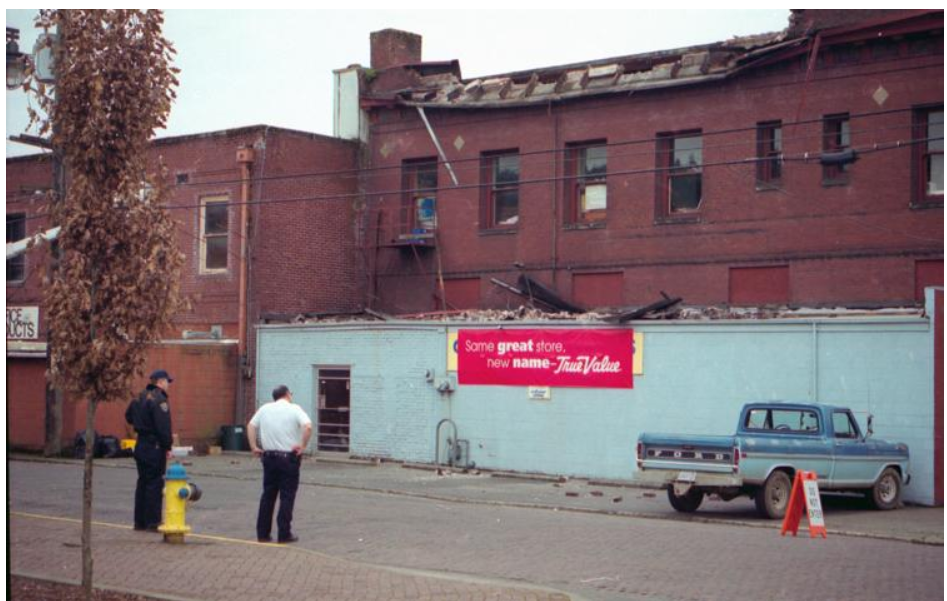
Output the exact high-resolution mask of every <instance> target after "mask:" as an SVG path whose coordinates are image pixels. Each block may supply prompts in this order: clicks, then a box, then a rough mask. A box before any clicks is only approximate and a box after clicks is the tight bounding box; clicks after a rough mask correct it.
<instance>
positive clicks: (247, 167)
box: [235, 147, 254, 423]
mask: <svg viewBox="0 0 947 601" xmlns="http://www.w3.org/2000/svg"><path fill="white" fill-rule="evenodd" d="M253 161H254V152H253V148H252V147H241V148H238V149H237V163H238V164H239V165H240V179H241V183H240V224H239V228H240V230H239V231H240V233H239V236H240V269H239V271H240V273H239V283H238V291H237V311H238V315H237V406H236V407H235V412H236V414H237V415H236V416H235V417H236V423H243V422H244V421H245V417H246V391H245V389H244V388H245V382H244V374H245V370H246V367H247V365H246V363H247V338H248V337H247V330H248V328H247V296H248V295H247V281H248V277H249V275H248V261H247V246H248V242H247V239H248V238H249V232H248V229H249V228H248V227H247V225H248V223H249V217H248V212H249V210H250V206H249V203H250V197H251V194H250V177H251V169H252V167H253Z"/></svg>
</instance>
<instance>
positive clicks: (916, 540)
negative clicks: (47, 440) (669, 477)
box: [9, 452, 944, 547]
mask: <svg viewBox="0 0 947 601" xmlns="http://www.w3.org/2000/svg"><path fill="white" fill-rule="evenodd" d="M234 453H235V454H236V453H238V452H234ZM240 454H241V455H244V456H246V455H249V453H240ZM9 459H12V460H17V461H20V460H23V461H34V462H39V463H61V464H67V465H77V464H79V460H74V459H64V458H58V457H57V458H47V457H29V456H26V457H20V456H11V457H9ZM334 462H335V463H349V462H348V461H334ZM328 463H333V461H329V462H328ZM99 465H100V467H118V468H122V469H134V466H127V465H120V464H109V463H104V464H102V463H100V464H99ZM368 465H369V467H371V466H372V464H368ZM427 465H428V464H402V466H403V467H405V468H407V469H426V470H429V471H436V468H435V467H434V466H429V467H423V466H427ZM478 469H479V468H478ZM482 473H483V475H487V474H488V472H482ZM190 474H191V475H193V476H206V477H212V478H228V479H231V480H256V479H257V478H258V476H257V475H254V476H253V477H244V476H240V475H234V474H220V473H213V472H204V471H201V470H199V469H195V470H194V471H193V472H190ZM489 475H490V476H491V477H497V478H519V479H524V480H541V481H550V482H558V481H559V477H551V476H545V477H542V478H533V477H530V476H531V475H525V476H526V477H522V475H518V474H516V473H511V472H489ZM572 481H582V482H585V480H580V479H575V480H572ZM299 484H300V486H315V487H321V488H330V489H337V490H352V491H357V492H368V493H376V494H383V495H391V496H399V497H408V498H415V499H425V500H429V501H439V502H444V503H455V504H468V505H484V506H490V507H512V508H518V509H541V510H545V511H554V512H559V511H567V512H571V513H579V514H586V515H607V516H612V517H619V518H637V519H651V520H666V521H676V522H696V523H700V524H711V525H717V526H743V527H747V528H762V529H772V530H775V529H777V528H778V526H779V524H778V523H777V522H755V521H748V520H739V519H728V518H713V517H704V516H697V515H680V514H674V515H660V514H654V513H645V512H637V511H619V510H609V509H592V508H587V507H570V506H564V505H555V504H544V503H522V502H518V501H496V500H489V499H471V498H467V497H451V496H444V495H437V494H430V493H419V492H411V491H405V490H395V489H387V488H374V487H365V486H354V485H346V484H329V483H324V482H306V481H304V480H300V482H299ZM588 484H589V485H590V486H613V487H622V488H632V489H640V490H657V489H655V488H652V487H650V486H638V485H635V484H633V483H628V482H624V481H604V480H589V481H588ZM827 532H828V533H829V534H831V535H834V536H848V537H853V538H867V539H874V540H888V541H897V542H903V543H911V544H916V545H927V546H933V547H943V546H944V542H943V541H942V540H939V541H938V540H929V539H928V538H926V537H918V536H892V535H882V534H874V533H870V532H860V531H857V530H841V529H833V528H828V530H827Z"/></svg>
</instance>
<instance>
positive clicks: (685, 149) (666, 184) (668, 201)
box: [658, 131, 704, 217]
mask: <svg viewBox="0 0 947 601" xmlns="http://www.w3.org/2000/svg"><path fill="white" fill-rule="evenodd" d="M703 154H704V140H703V137H702V136H701V133H700V131H695V132H683V133H677V134H662V135H661V136H660V140H659V141H658V160H659V167H661V168H662V169H660V170H659V171H658V174H659V186H658V190H659V192H658V193H659V198H660V207H659V215H661V216H665V217H667V216H671V217H673V216H674V215H676V214H681V213H693V212H695V211H697V210H699V209H700V203H701V200H702V197H703V164H704V158H703Z"/></svg>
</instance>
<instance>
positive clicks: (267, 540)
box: [256, 536, 273, 543]
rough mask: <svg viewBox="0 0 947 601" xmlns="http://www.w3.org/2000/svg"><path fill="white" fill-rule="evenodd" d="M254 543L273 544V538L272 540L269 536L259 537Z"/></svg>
mask: <svg viewBox="0 0 947 601" xmlns="http://www.w3.org/2000/svg"><path fill="white" fill-rule="evenodd" d="M256 542H258V543H271V542H273V538H272V537H269V536H261V537H258V538H257V539H256Z"/></svg>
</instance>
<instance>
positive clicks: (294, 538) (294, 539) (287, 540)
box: [277, 534, 299, 545]
mask: <svg viewBox="0 0 947 601" xmlns="http://www.w3.org/2000/svg"><path fill="white" fill-rule="evenodd" d="M298 540H299V537H298V536H296V535H295V534H290V535H289V536H287V537H286V538H281V539H279V540H278V541H277V542H278V543H279V544H281V545H285V544H286V543H295V542H297V541H298Z"/></svg>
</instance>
